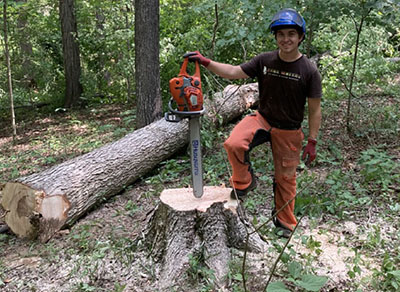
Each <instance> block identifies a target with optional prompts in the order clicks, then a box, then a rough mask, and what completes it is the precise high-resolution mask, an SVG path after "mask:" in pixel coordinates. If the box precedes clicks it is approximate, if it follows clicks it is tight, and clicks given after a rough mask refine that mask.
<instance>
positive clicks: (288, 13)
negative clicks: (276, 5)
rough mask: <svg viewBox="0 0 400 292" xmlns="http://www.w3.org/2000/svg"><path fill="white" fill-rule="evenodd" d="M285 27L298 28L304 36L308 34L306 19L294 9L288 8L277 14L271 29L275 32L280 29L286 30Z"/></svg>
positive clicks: (272, 21) (270, 26)
mask: <svg viewBox="0 0 400 292" xmlns="http://www.w3.org/2000/svg"><path fill="white" fill-rule="evenodd" d="M285 26H289V27H293V26H297V27H299V28H300V29H301V30H302V32H303V33H304V34H305V33H306V22H305V20H304V18H303V17H302V16H301V15H300V14H299V13H298V12H297V11H296V10H294V9H291V8H286V9H282V10H281V11H279V12H278V13H276V14H275V15H274V17H273V18H272V20H271V24H270V25H269V29H270V30H271V32H275V31H276V30H278V29H282V28H285Z"/></svg>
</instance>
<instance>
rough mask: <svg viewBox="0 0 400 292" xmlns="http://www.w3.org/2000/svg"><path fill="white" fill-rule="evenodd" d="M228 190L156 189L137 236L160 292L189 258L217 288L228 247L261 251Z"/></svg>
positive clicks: (176, 281) (180, 275)
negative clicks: (151, 262) (199, 194)
mask: <svg viewBox="0 0 400 292" xmlns="http://www.w3.org/2000/svg"><path fill="white" fill-rule="evenodd" d="M230 192H231V189H230V188H225V187H211V186H206V187H205V188H204V195H203V196H202V197H201V198H195V197H194V196H193V190H192V189H191V188H181V189H167V190H164V191H163V192H162V193H161V196H160V200H161V202H160V204H159V205H158V206H157V207H156V208H155V209H154V210H153V212H152V214H151V215H150V216H149V221H148V224H147V227H146V228H145V231H144V232H143V234H144V237H143V241H142V243H143V245H144V246H145V247H146V248H148V249H149V250H150V254H151V255H152V256H153V258H154V259H155V261H156V262H157V263H158V265H159V266H160V267H159V269H158V270H159V272H158V277H159V281H158V284H159V289H160V290H161V291H169V290H168V289H172V288H173V287H177V286H179V285H180V282H181V281H182V282H184V281H185V276H186V273H187V271H188V270H189V269H190V259H193V258H195V259H196V260H195V261H196V265H198V266H203V265H204V266H205V267H206V268H207V269H209V270H211V271H213V275H214V277H215V280H214V284H215V285H216V286H217V287H219V288H222V287H225V286H226V284H227V274H228V270H229V261H230V260H231V248H236V249H241V250H243V249H247V250H248V251H249V252H264V251H266V249H267V248H268V245H267V244H266V243H265V242H264V241H263V240H262V239H261V238H260V237H259V236H258V234H257V233H256V232H254V229H253V227H252V226H251V224H249V223H248V220H246V216H245V215H244V213H243V209H242V208H241V207H239V205H238V202H237V201H236V200H232V199H230ZM247 234H250V236H249V240H248V241H247ZM171 291H172V290H171Z"/></svg>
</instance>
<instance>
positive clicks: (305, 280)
mask: <svg viewBox="0 0 400 292" xmlns="http://www.w3.org/2000/svg"><path fill="white" fill-rule="evenodd" d="M326 281H328V278H327V277H321V276H315V275H303V276H302V277H301V280H300V281H296V284H297V285H298V286H300V287H301V288H304V289H306V290H307V291H319V290H320V289H321V288H322V287H323V286H324V285H325V283H326Z"/></svg>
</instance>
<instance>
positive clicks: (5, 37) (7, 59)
mask: <svg viewBox="0 0 400 292" xmlns="http://www.w3.org/2000/svg"><path fill="white" fill-rule="evenodd" d="M7 5H8V4H7V0H4V3H3V25H4V26H3V29H4V51H5V52H4V53H5V56H6V66H7V80H8V94H9V96H10V111H11V129H12V133H13V143H16V139H17V126H16V124H15V112H14V95H13V87H12V78H11V62H10V50H9V49H8V30H7V24H8V21H7Z"/></svg>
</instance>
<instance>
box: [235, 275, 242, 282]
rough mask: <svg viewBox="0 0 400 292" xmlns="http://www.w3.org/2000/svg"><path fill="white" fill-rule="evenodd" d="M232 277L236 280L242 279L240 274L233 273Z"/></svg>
mask: <svg viewBox="0 0 400 292" xmlns="http://www.w3.org/2000/svg"><path fill="white" fill-rule="evenodd" d="M233 279H234V280H236V281H243V277H242V274H235V275H234V276H233Z"/></svg>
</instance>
